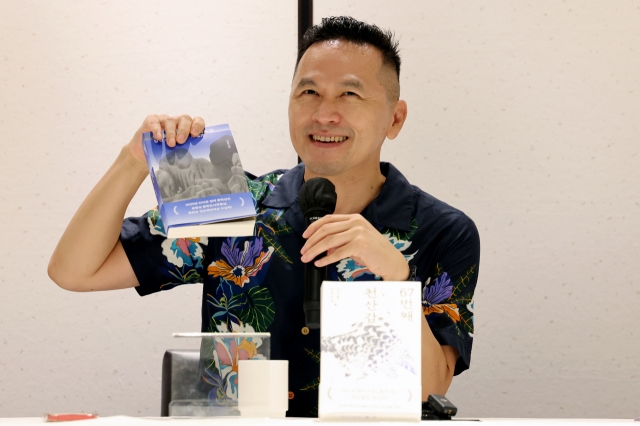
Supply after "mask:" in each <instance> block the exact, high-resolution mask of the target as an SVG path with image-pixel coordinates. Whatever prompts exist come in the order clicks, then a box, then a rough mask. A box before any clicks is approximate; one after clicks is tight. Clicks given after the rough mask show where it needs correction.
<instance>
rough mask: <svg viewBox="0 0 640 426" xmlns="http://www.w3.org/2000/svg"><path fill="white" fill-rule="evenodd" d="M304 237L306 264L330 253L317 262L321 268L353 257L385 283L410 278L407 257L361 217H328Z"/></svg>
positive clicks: (303, 254)
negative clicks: (325, 253)
mask: <svg viewBox="0 0 640 426" xmlns="http://www.w3.org/2000/svg"><path fill="white" fill-rule="evenodd" d="M302 236H303V237H304V238H306V239H307V242H306V244H305V245H304V246H303V247H302V250H300V253H301V254H302V261H303V262H305V263H308V262H311V261H312V260H313V259H315V258H316V256H318V255H320V254H322V253H324V252H325V251H326V252H327V255H326V256H325V257H323V258H321V259H318V260H316V261H315V263H314V264H315V265H316V266H317V267H323V266H326V265H329V264H331V263H335V262H339V261H340V260H342V259H345V258H347V257H350V258H351V259H353V260H354V261H356V262H357V263H358V264H360V265H363V266H366V267H367V268H368V269H369V270H370V271H371V272H372V273H373V274H375V275H379V276H381V277H382V279H383V280H385V281H405V280H407V279H408V278H409V274H410V270H409V264H408V263H407V260H406V259H405V257H404V255H403V254H402V253H401V252H400V250H398V249H397V248H395V247H394V246H393V245H392V244H391V242H390V241H389V240H388V239H387V238H386V237H385V236H384V235H382V234H381V233H380V232H378V230H377V229H375V228H374V227H373V226H372V225H371V224H370V223H369V222H368V221H367V220H366V219H365V218H364V217H362V216H361V215H359V214H332V215H328V216H325V217H323V218H321V219H319V220H318V221H316V222H314V223H312V224H311V225H310V226H309V227H308V228H307V230H306V231H305V232H304V234H302Z"/></svg>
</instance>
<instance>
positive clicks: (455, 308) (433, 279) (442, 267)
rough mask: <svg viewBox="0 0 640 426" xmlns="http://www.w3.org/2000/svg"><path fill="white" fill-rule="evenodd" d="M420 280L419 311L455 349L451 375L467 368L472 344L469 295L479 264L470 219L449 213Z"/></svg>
mask: <svg viewBox="0 0 640 426" xmlns="http://www.w3.org/2000/svg"><path fill="white" fill-rule="evenodd" d="M443 235H444V236H443V238H442V241H441V242H440V244H439V247H438V249H437V250H436V253H435V261H436V263H435V264H434V265H433V267H432V268H431V271H430V272H429V276H428V278H427V279H426V280H425V281H423V292H422V311H423V314H424V315H425V316H426V318H427V322H428V323H429V327H430V328H431V331H432V332H433V334H434V336H435V338H436V340H437V341H438V343H440V345H442V346H445V345H449V346H452V347H454V348H456V349H457V350H458V354H459V355H458V360H457V362H456V367H455V371H454V374H455V375H457V374H460V373H461V372H463V371H464V370H466V369H468V368H469V365H470V362H471V347H472V345H473V332H474V330H473V311H474V308H473V295H474V292H475V288H476V283H477V280H478V268H479V266H480V237H479V235H478V230H477V228H476V226H475V224H474V223H473V221H472V220H471V219H470V218H469V217H467V216H466V215H464V214H463V213H460V212H458V213H456V214H452V216H451V217H449V218H448V226H446V227H445V229H443Z"/></svg>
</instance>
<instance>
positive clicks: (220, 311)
mask: <svg viewBox="0 0 640 426" xmlns="http://www.w3.org/2000/svg"><path fill="white" fill-rule="evenodd" d="M380 170H381V172H382V173H383V174H384V175H385V176H386V181H385V183H384V185H383V187H382V190H381V192H380V194H379V195H378V196H377V197H376V199H375V200H373V201H372V202H371V204H369V205H368V206H367V207H366V208H365V209H364V211H363V212H362V213H361V214H362V216H364V217H365V218H366V219H367V220H368V221H369V222H370V223H371V224H372V225H373V226H374V227H376V228H377V229H378V230H379V231H380V232H381V233H382V234H383V235H384V236H386V237H387V238H388V239H389V242H390V243H391V244H393V245H394V246H395V247H396V248H397V249H398V250H399V251H400V252H402V254H404V256H405V258H406V259H407V262H409V265H410V266H411V267H412V269H413V270H414V271H415V279H417V280H420V281H421V282H422V283H423V294H422V310H423V313H424V314H425V315H426V318H427V321H428V323H429V326H430V327H431V330H432V331H433V334H434V335H435V337H436V339H437V340H438V342H439V343H440V344H441V345H450V346H452V347H454V348H456V349H457V350H458V353H459V357H458V360H457V363H456V368H455V374H459V373H461V372H462V371H464V370H466V369H467V368H469V363H470V360H471V346H472V343H473V311H474V308H473V294H474V290H475V287H476V281H477V279H478V267H479V259H480V240H479V236H478V231H477V229H476V227H475V225H474V223H473V221H472V220H471V219H469V218H468V217H467V216H466V215H465V214H464V213H462V212H461V211H459V210H456V209H455V208H453V207H451V206H449V205H447V204H445V203H443V202H442V201H439V200H437V199H435V198H434V197H432V196H430V195H429V194H427V193H425V192H423V191H421V190H420V189H419V188H417V187H415V186H412V185H410V184H409V182H407V180H406V179H405V177H404V176H403V175H402V174H401V173H400V172H399V171H398V170H397V169H396V168H395V167H394V166H393V165H391V164H389V163H381V164H380ZM303 177H304V164H299V165H298V166H296V167H294V168H293V169H291V170H289V171H286V170H278V171H275V172H272V173H269V174H266V175H264V176H261V177H255V176H252V175H248V177H247V179H248V182H249V188H250V190H251V193H252V194H253V197H254V200H255V204H256V212H257V222H256V232H255V236H253V237H242V238H179V239H167V238H166V234H165V230H164V226H163V224H162V219H161V218H160V215H159V213H158V210H157V209H154V210H151V211H149V212H148V213H147V214H145V215H143V216H141V217H135V218H128V219H125V221H124V223H123V225H122V231H121V234H120V241H121V242H122V245H123V247H124V250H125V252H126V254H127V257H128V258H129V261H130V263H131V266H132V267H133V270H134V272H135V274H136V276H137V278H138V282H139V283H140V285H139V286H138V287H136V290H137V292H138V293H139V294H140V295H141V296H144V295H147V294H151V293H155V292H158V291H161V290H169V289H171V288H173V287H175V286H178V285H183V284H195V283H202V284H203V290H202V331H204V332H212V331H213V332H215V331H238V332H248V331H268V332H270V333H271V358H272V359H285V360H289V391H290V392H289V399H290V400H289V411H288V412H287V415H288V416H294V417H309V416H316V415H317V407H318V384H319V374H320V333H319V330H309V329H308V328H306V327H305V322H304V311H303V309H302V299H303V271H304V267H303V263H302V262H301V261H300V249H301V248H302V246H303V244H304V239H303V238H302V233H303V232H304V230H305V223H304V219H303V216H302V213H301V211H300V209H299V207H298V203H297V198H298V193H299V192H300V187H301V186H302V183H303ZM327 279H329V280H333V281H357V280H378V279H380V277H379V276H375V275H374V274H372V273H371V272H370V271H369V270H368V269H367V268H366V267H365V266H363V265H359V264H358V263H356V262H355V261H353V260H352V259H349V258H347V259H344V260H342V261H340V262H338V263H336V264H333V265H330V266H329V267H328V278H327ZM345 285H347V284H345ZM245 343H246V342H245ZM241 353H244V354H246V353H247V351H244V352H243V351H230V352H229V354H228V356H227V355H225V356H224V357H221V358H219V359H217V360H216V364H217V365H214V366H212V368H214V369H215V371H213V372H207V375H203V377H204V379H205V382H207V383H208V384H209V388H208V390H209V391H210V392H209V398H210V399H211V398H229V399H235V398H237V385H235V386H234V384H235V383H237V375H236V373H237V367H236V366H237V360H236V359H234V356H238V357H239V356H240V355H238V354H241ZM223 373H224V374H223ZM207 377H208V379H207ZM212 378H215V380H214V379H212ZM225 381H229V382H230V383H225ZM231 382H233V383H231Z"/></svg>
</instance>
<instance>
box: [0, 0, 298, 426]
mask: <svg viewBox="0 0 640 426" xmlns="http://www.w3.org/2000/svg"><path fill="white" fill-rule="evenodd" d="M296 20H297V9H296V5H295V4H293V3H291V2H289V1H284V0H276V1H269V2H258V1H255V2H229V1H195V0H194V1H184V2H170V1H165V2H155V1H109V2H97V1H91V2H85V1H70V0H65V1H56V2H35V1H32V2H23V1H3V2H2V13H0V127H1V128H2V129H3V133H4V135H5V136H4V137H3V139H2V141H0V181H1V182H2V185H0V204H1V205H2V210H3V219H2V221H1V224H0V228H1V232H0V233H1V234H2V240H3V242H4V244H3V245H2V248H1V249H0V259H1V260H0V288H1V289H2V297H0V417H7V416H40V415H41V414H42V413H43V412H47V411H52V412H64V411H71V412H78V411H97V412H98V413H99V414H101V415H114V414H128V415H147V416H153V415H156V416H157V415H159V414H160V367H161V361H162V355H163V353H164V351H165V349H167V348H172V347H184V346H185V345H186V342H185V341H184V340H182V341H179V342H176V341H174V339H173V338H172V337H171V333H172V332H174V331H197V330H199V329H200V303H201V293H202V290H201V289H202V286H200V285H195V286H193V287H188V286H186V287H185V288H178V289H175V290H172V291H171V292H169V293H165V294H162V295H152V296H149V297H145V298H140V297H138V296H137V294H136V293H135V291H134V290H124V291H119V292H111V293H102V294H74V293H70V292H66V291H64V290H61V289H59V288H58V287H57V286H56V285H55V284H54V283H53V282H51V280H50V279H49V278H48V276H47V272H46V268H47V263H48V261H49V257H50V256H51V253H52V251H53V249H54V247H55V245H56V243H57V240H58V239H59V238H60V236H61V234H62V232H63V230H64V228H65V227H66V225H67V223H68V222H69V220H70V219H71V216H72V215H73V213H74V211H75V210H76V209H77V207H78V206H79V205H80V203H81V201H82V200H83V199H84V197H85V196H86V195H87V193H88V192H89V190H90V189H91V188H92V187H93V185H94V184H95V183H96V182H97V181H98V179H99V178H100V177H101V176H102V174H103V173H104V172H105V171H106V170H107V168H108V167H109V165H110V164H111V163H112V162H113V161H114V160H115V158H116V156H117V155H118V153H119V152H120V149H121V147H122V146H123V145H124V144H126V143H127V142H128V141H129V139H130V138H131V136H132V135H133V133H134V132H135V130H136V129H137V128H138V126H139V125H140V124H141V123H142V120H143V119H144V118H145V116H146V115H147V114H151V113H169V114H182V113H188V114H192V115H200V116H202V117H204V118H205V120H206V121H207V122H208V123H210V124H216V123H224V122H227V123H229V124H230V125H231V128H232V130H233V132H234V135H235V137H236V141H237V143H238V149H239V151H240V154H241V157H242V159H243V163H244V166H245V168H246V169H247V170H250V171H252V172H254V173H264V172H266V171H269V170H272V169H274V168H289V167H291V166H293V165H295V164H296V155H295V152H294V151H293V149H292V148H291V146H290V142H289V132H288V125H287V102H288V93H289V85H290V82H291V76H292V72H293V65H294V61H295V47H296V37H297V23H296V22H297V21H296ZM105 202H109V200H105ZM154 205H155V197H154V194H153V189H152V188H151V185H150V183H149V181H148V180H147V182H145V183H144V184H143V185H142V187H141V188H140V190H139V192H138V194H137V196H136V198H135V199H134V201H133V202H132V204H131V206H130V208H129V210H128V214H129V215H138V214H141V213H143V212H145V211H146V210H147V209H149V208H151V207H153V206H154ZM95 226H100V224H99V223H96V224H95Z"/></svg>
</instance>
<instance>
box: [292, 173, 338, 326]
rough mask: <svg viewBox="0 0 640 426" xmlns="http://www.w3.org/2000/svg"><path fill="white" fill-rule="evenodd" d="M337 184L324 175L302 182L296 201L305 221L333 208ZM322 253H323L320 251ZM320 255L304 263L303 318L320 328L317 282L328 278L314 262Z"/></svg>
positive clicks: (328, 212)
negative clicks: (334, 184) (323, 176)
mask: <svg viewBox="0 0 640 426" xmlns="http://www.w3.org/2000/svg"><path fill="white" fill-rule="evenodd" d="M337 199H338V196H337V195H336V187H335V186H333V184H332V183H331V181H330V180H328V179H325V178H313V179H309V180H308V181H306V182H305V183H303V184H302V188H300V195H299V196H298V204H299V205H300V210H302V214H303V215H304V221H305V223H306V225H307V228H308V227H309V225H311V224H312V223H313V222H315V221H316V220H318V219H320V218H321V217H323V216H326V215H328V214H333V212H334V211H335V210H336V200H337ZM323 254H324V253H323ZM323 254H321V255H319V256H318V257H316V258H315V259H313V260H312V261H311V262H309V263H306V264H305V265H304V301H303V303H302V308H303V309H304V320H305V323H306V324H307V327H309V328H314V329H317V328H320V285H321V284H322V281H324V280H325V279H326V278H327V267H326V266H324V267H322V268H318V267H317V266H315V265H314V264H313V262H314V261H315V260H317V259H318V258H319V257H322V255H323Z"/></svg>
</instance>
